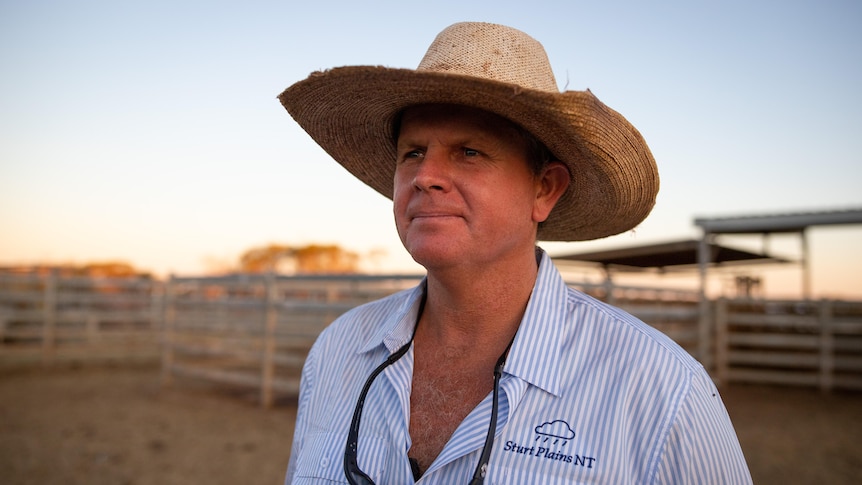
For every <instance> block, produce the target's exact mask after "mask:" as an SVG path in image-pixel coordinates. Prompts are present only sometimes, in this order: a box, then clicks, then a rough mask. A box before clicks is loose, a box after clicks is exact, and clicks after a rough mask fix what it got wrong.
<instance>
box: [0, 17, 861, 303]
mask: <svg viewBox="0 0 862 485" xmlns="http://www.w3.org/2000/svg"><path fill="white" fill-rule="evenodd" d="M462 20H481V21H489V22H496V23H503V24H507V25H511V26H513V27H516V28H519V29H521V30H523V31H525V32H527V33H529V34H530V35H532V36H533V37H535V38H537V39H538V40H539V41H540V42H542V43H543V44H544V46H545V48H546V50H547V52H548V56H549V57H550V60H551V64H552V66H553V67H554V69H555V73H556V76H557V80H558V83H559V85H560V88H561V89H564V88H567V89H575V90H582V89H586V88H589V89H591V90H592V91H593V93H594V94H596V95H597V96H598V97H599V98H600V99H601V100H602V101H604V102H605V103H606V104H608V105H609V106H611V107H612V108H614V109H616V110H617V111H620V112H621V113H622V114H623V115H624V116H626V117H627V118H628V119H629V120H630V121H631V122H632V123H634V125H635V126H637V127H638V129H639V130H640V131H641V132H642V134H643V135H644V137H645V138H646V140H647V142H648V143H649V145H650V147H651V148H652V151H653V154H654V155H655V158H656V160H657V162H658V164H659V169H660V172H661V176H662V189H661V192H660V194H659V199H658V204H657V206H656V208H655V210H654V212H653V214H652V215H651V216H650V217H649V218H648V219H647V221H646V222H645V223H643V224H642V225H641V226H640V227H639V228H638V229H637V230H636V231H634V232H633V233H627V234H623V235H621V236H617V237H615V238H610V239H607V240H603V241H597V242H589V243H572V244H565V245H562V244H549V245H545V246H546V247H547V248H548V249H549V250H551V251H552V252H554V251H556V252H561V251H572V252H574V251H581V250H592V249H595V248H597V247H600V248H603V247H616V246H621V245H629V244H638V243H646V242H654V241H664V240H670V239H677V238H684V237H694V236H696V235H697V232H696V230H695V227H694V225H693V223H692V220H693V219H694V218H695V217H702V216H726V215H729V216H732V215H745V214H760V213H772V212H787V211H806V210H820V209H841V208H848V207H860V206H862V135H860V132H862V122H860V118H862V92H860V86H862V29H860V27H859V25H862V3H860V2H856V1H807V2H801V1H730V2H708V3H707V2H691V1H675V2H636V1H629V2H621V1H606V2H595V1H592V2H580V1H570V2H560V1H532V2H523V1H519V2H515V1H501V0H493V1H477V2H464V1H458V2H453V1H438V2H433V4H429V3H427V2H422V3H411V2H394V1H381V2H347V1H343V2H333V1H317V2H304V1H303V2H299V1H280V2H276V1H272V2H268V1H255V0H250V1H245V2H222V1H183V0H177V1H163V0H154V1H149V2H118V1H107V0H102V1H92V0H91V1H76V2H71V1H44V0H32V1H27V2H13V1H8V0H0V70H2V71H0V264H11V263H20V262H25V263H32V262H40V261H45V262H86V261H94V260H124V261H129V262H131V263H133V264H135V265H136V266H138V267H141V268H143V269H148V270H152V271H155V272H156V273H159V274H165V273H168V272H177V273H182V274H189V273H201V272H203V271H205V270H206V269H208V268H212V267H216V266H218V265H219V264H220V263H224V262H235V260H236V258H237V257H238V255H239V254H240V253H241V252H242V251H243V250H245V249H248V248H250V247H253V246H259V245H263V244H267V243H270V242H279V243H286V244H306V243H312V242H319V243H337V244H341V245H342V246H344V247H345V248H347V249H351V250H355V251H357V252H360V253H363V254H364V253H368V252H370V251H372V250H374V249H382V250H384V251H385V252H386V253H387V255H388V256H387V257H385V258H382V259H380V260H378V261H377V263H376V266H375V268H372V269H377V270H388V269H404V268H414V267H413V266H411V264H410V260H409V257H408V256H407V255H406V254H405V253H404V251H403V249H402V248H401V246H400V244H399V242H398V239H397V236H396V234H395V230H394V225H393V223H392V216H391V208H390V205H389V202H388V201H387V200H386V199H384V198H383V197H381V196H379V195H377V194H376V193H375V192H374V191H373V190H371V189H368V188H367V187H365V186H364V185H362V184H361V183H359V182H357V181H355V180H354V179H353V178H352V177H351V176H350V175H349V174H347V173H346V172H345V171H344V170H343V169H341V168H340V167H339V166H338V165H337V164H335V163H334V162H332V161H331V160H330V159H328V158H327V157H326V155H325V154H324V153H323V152H322V150H320V149H319V148H318V147H317V146H316V145H315V144H314V143H313V142H312V141H311V140H310V138H308V136H307V135H306V134H305V133H304V132H303V131H302V130H301V129H300V128H299V127H298V126H297V125H296V124H295V123H294V122H293V120H292V119H291V118H290V117H289V115H287V113H286V112H285V111H284V110H283V108H282V107H281V106H280V105H279V103H278V102H277V100H276V95H277V94H278V93H279V92H281V91H282V90H283V89H284V88H286V87H287V86H288V85H290V84H291V83H293V82H295V81H297V80H300V79H302V78H304V77H305V76H307V75H308V73H310V72H311V71H313V70H317V69H323V68H328V67H334V66H340V65H351V64H374V65H387V66H392V67H415V66H416V64H417V63H418V62H419V60H420V59H421V57H422V55H423V54H424V52H425V49H426V48H427V47H428V45H429V44H430V42H431V41H432V39H433V38H434V36H435V35H436V34H437V33H438V32H439V31H440V30H442V29H443V28H444V27H445V26H447V25H449V24H451V23H453V22H457V21H462ZM823 234H825V235H824V236H822V237H821V236H815V238H814V241H813V243H814V246H815V247H814V249H815V250H816V251H820V253H816V254H815V255H814V263H815V264H818V262H820V263H824V262H825V261H827V259H828V258H831V257H837V256H836V254H840V255H843V256H842V259H841V261H842V262H840V263H834V264H836V265H837V266H836V267H838V268H841V269H843V270H845V272H846V270H847V269H848V267H849V268H851V269H852V268H856V269H853V272H854V273H855V274H856V275H858V274H860V273H862V262H860V260H862V256H860V249H858V248H860V247H862V230H859V229H843V230H839V231H825V232H824V233H823ZM834 234H838V236H834ZM830 238H831V239H830ZM821 240H822V241H821ZM832 240H834V241H833V242H829V241H832ZM818 247H820V249H818ZM824 248H825V249H824ZM791 252H792V250H791ZM848 261H850V262H849V263H848ZM824 264H825V263H824ZM848 264H849V265H851V266H848ZM852 265H855V266H852ZM854 284H855V286H856V287H862V283H860V280H859V278H858V277H856V278H855V280H848V283H844V285H845V286H846V285H854Z"/></svg>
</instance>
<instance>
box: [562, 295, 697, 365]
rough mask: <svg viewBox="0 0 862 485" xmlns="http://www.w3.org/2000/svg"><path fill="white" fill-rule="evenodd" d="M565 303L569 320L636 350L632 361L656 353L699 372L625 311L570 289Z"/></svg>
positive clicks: (654, 331)
mask: <svg viewBox="0 0 862 485" xmlns="http://www.w3.org/2000/svg"><path fill="white" fill-rule="evenodd" d="M568 303H569V305H570V309H571V311H572V315H573V318H574V319H576V320H577V321H579V322H581V323H582V324H583V325H586V326H587V327H589V328H588V331H591V332H596V333H600V334H602V335H612V336H613V337H614V339H613V340H614V341H617V342H619V341H625V342H626V343H627V344H629V345H632V346H635V347H636V348H638V349H639V350H640V351H639V352H634V353H632V354H633V356H634V357H638V356H640V357H641V358H649V356H653V357H655V354H656V353H659V354H663V355H664V356H665V357H666V358H667V359H669V360H670V361H673V362H676V363H677V364H679V365H681V366H683V367H686V368H688V370H690V371H693V372H700V371H701V370H702V366H701V364H700V363H699V362H698V361H697V360H696V359H695V358H694V357H693V356H692V355H691V354H690V353H688V351H686V350H685V349H684V348H682V346H680V345H679V343H678V342H676V341H674V340H673V339H672V338H670V337H669V336H668V335H667V334H665V333H664V332H662V331H660V330H659V329H657V328H655V327H653V326H651V325H649V324H647V323H645V322H644V321H643V320H641V319H640V318H639V317H637V316H636V315H633V314H631V313H629V312H628V311H626V310H625V309H623V308H620V307H618V306H615V305H611V304H609V303H606V302H603V301H601V300H598V299H597V298H594V297H592V296H590V295H587V294H585V293H583V292H581V291H579V290H576V289H573V288H570V289H569V293H568Z"/></svg>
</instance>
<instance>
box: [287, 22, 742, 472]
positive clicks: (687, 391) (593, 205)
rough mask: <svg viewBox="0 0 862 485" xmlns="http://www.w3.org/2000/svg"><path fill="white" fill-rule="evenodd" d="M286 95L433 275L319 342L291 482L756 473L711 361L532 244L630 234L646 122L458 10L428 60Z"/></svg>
mask: <svg viewBox="0 0 862 485" xmlns="http://www.w3.org/2000/svg"><path fill="white" fill-rule="evenodd" d="M280 99H281V102H282V103H283V104H284V106H285V108H286V109H287V110H288V111H289V112H290V114H291V115H292V116H293V117H294V118H295V119H296V120H297V122H299V123H300V125H302V126H303V128H304V129H305V130H306V131H307V132H308V133H309V134H310V135H311V136H312V137H313V138H314V139H315V140H316V141H317V142H318V143H319V144H320V145H321V146H322V147H323V148H324V149H326V150H327V152H328V153H329V154H330V155H332V156H333V158H335V160H336V161H338V162H339V163H341V164H342V165H343V166H344V167H345V168H347V169H348V170H349V171H350V172H352V173H353V174H354V175H356V176H357V177H358V178H359V179H360V180H362V181H363V182H365V183H366V184H368V185H370V186H371V187H373V188H374V189H376V190H377V191H379V192H380V193H382V194H384V195H386V196H387V197H390V198H392V199H393V207H394V214H395V223H396V227H397V230H398V234H399V236H400V238H401V240H402V242H403V244H404V246H405V248H406V249H407V251H408V252H409V253H410V254H411V256H412V257H413V258H414V259H415V260H416V261H417V262H419V263H420V264H422V265H423V266H424V267H425V268H426V270H427V277H426V278H425V279H424V281H423V282H422V283H421V284H420V285H419V286H418V287H416V288H414V289H413V290H409V291H404V292H401V293H398V294H395V295H393V296H390V297H388V298H385V299H383V300H379V301H376V302H372V303H370V304H367V305H363V306H361V307H359V308H356V309H353V310H351V311H349V312H347V313H346V314H345V315H343V316H342V317H340V318H339V319H338V320H336V321H335V322H334V323H333V324H332V325H331V326H329V327H328V328H327V329H326V330H325V331H324V332H323V333H322V334H321V336H320V337H319V339H318V341H317V342H316V343H315V345H314V347H313V348H312V350H311V352H310V354H309V356H308V359H307V361H306V364H305V367H304V369H303V375H302V386H301V391H300V397H299V411H298V414H297V423H296V430H295V434H294V442H293V449H292V453H291V458H290V464H289V465H288V470H287V477H286V480H285V482H286V483H295V484H311V483H328V482H330V481H336V482H343V481H344V480H345V479H346V480H347V481H349V482H350V483H378V484H402V483H412V482H414V481H421V483H429V484H464V483H468V482H469V483H482V481H483V480H487V483H542V484H553V483H612V484H624V483H750V482H751V478H750V475H749V473H748V468H747V466H746V464H745V460H744V458H743V456H742V452H741V450H740V447H739V443H738V440H737V438H736V434H735V432H734V430H733V427H732V425H731V423H730V420H729V418H728V415H727V412H726V410H725V408H724V405H723V404H722V402H721V398H720V397H719V396H718V393H717V391H716V389H715V387H714V386H713V383H712V381H711V380H710V378H709V376H708V375H707V374H706V372H705V371H704V370H703V368H702V367H701V366H700V365H699V364H698V363H697V362H696V361H695V360H694V359H692V358H691V357H690V356H689V355H688V354H686V353H685V351H683V350H682V349H681V348H680V347H679V346H677V345H676V344H675V343H673V342H672V341H671V340H670V339H668V338H667V337H666V336H664V335H663V334H661V333H660V332H658V331H656V330H654V329H652V328H651V327H649V326H647V325H645V324H644V323H642V322H640V321H639V320H637V319H635V318H634V317H632V316H630V315H628V314H626V313H624V312H622V311H620V310H618V309H615V308H613V307H610V306H608V305H605V304H603V303H601V302H598V301H596V300H594V299H592V298H590V297H588V296H586V295H583V294H581V293H579V292H577V291H575V290H573V289H570V288H568V287H567V286H566V285H565V283H564V282H563V280H562V278H561V277H560V275H559V273H558V272H557V271H556V269H555V268H554V266H553V264H552V263H551V261H550V258H549V257H548V256H547V254H545V253H544V252H543V251H542V250H540V249H538V248H537V247H536V241H537V240H568V241H574V240H587V239H595V238H601V237H606V236H609V235H612V234H617V233H619V232H623V231H626V230H629V229H631V228H632V227H634V226H635V225H637V224H638V223H639V222H640V221H642V220H643V219H644V218H645V217H646V215H647V214H648V213H649V211H650V210H651V209H652V206H653V204H654V201H655V196H656V193H657V191H658V173H657V170H656V167H655V162H654V160H653V158H652V155H651V154H650V152H649V149H648V148H647V146H646V144H645V142H644V141H643V139H642V137H641V136H640V134H639V133H638V132H637V130H636V129H635V128H634V127H632V126H631V125H630V124H629V123H628V122H627V121H626V120H625V119H624V118H623V117H622V116H620V115H619V114H618V113H616V112H614V111H613V110H611V109H610V108H608V107H606V106H605V105H603V104H602V103H601V102H599V101H598V100H597V99H596V98H595V97H594V96H593V95H592V94H591V93H589V92H588V91H587V92H573V91H569V92H564V93H560V92H559V91H558V90H557V87H556V81H555V80H554V77H553V73H552V71H551V68H550V65H549V63H548V60H547V56H546V55H545V52H544V49H543V48H542V46H541V45H540V44H539V43H538V42H536V41H535V40H534V39H532V38H530V37H529V36H527V35H526V34H524V33H522V32H519V31H517V30H515V29H511V28H508V27H504V26H500V25H493V24H484V23H459V24H455V25H453V26H450V27H449V28H447V29H446V30H444V31H443V32H442V33H440V34H439V35H438V37H437V39H436V40H435V41H434V43H433V44H432V45H431V47H430V48H429V50H428V52H427V53H426V55H425V57H424V59H423V60H422V62H421V63H420V66H419V68H418V69H416V70H408V69H389V68H383V67H367V66H366V67H362V66H359V67H344V68H338V69H333V70H330V71H326V72H322V73H314V74H312V75H311V76H310V77H309V78H308V79H306V80H304V81H301V82H299V83H296V84H294V85H293V86H291V87H290V88H288V89H287V90H286V91H285V92H284V93H282V94H281V96H280ZM471 480H472V481H471Z"/></svg>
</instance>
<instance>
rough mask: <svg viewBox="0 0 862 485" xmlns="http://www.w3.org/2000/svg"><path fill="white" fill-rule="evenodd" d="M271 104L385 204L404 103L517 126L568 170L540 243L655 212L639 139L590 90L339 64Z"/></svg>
mask: <svg viewBox="0 0 862 485" xmlns="http://www.w3.org/2000/svg"><path fill="white" fill-rule="evenodd" d="M278 98H279V100H280V101H281V103H282V105H283V106H284V107H285V108H286V109H287V111H288V112H289V113H290V115H291V116H292V117H293V118H294V119H295V120H296V122H297V123H299V125H300V126H302V128H303V129H304V130H305V131H306V132H307V133H308V134H309V135H310V136H311V137H312V138H313V139H314V140H315V141H316V142H317V143H318V144H319V145H320V146H321V147H322V148H323V149H324V150H325V151H326V152H327V153H328V154H329V155H330V156H332V158H334V159H335V160H336V161H337V162H338V163H340V164H341V165H342V166H344V167H345V168H346V169H347V170H348V171H350V173H352V174H353V175H355V176H356V177H357V178H359V179H360V180H362V181H363V182H365V183H366V184H367V185H369V186H371V187H372V188H373V189H374V190H376V191H377V192H379V193H381V194H383V195H384V196H386V197H388V198H390V199H391V198H392V194H393V179H394V173H395V159H396V153H395V140H394V123H395V119H396V117H397V116H398V114H399V113H400V112H401V111H403V110H404V109H405V108H407V107H409V106H415V105H419V104H432V103H445V104H458V105H465V106H471V107H475V108H479V109H483V110H486V111H489V112H492V113H495V114H498V115H500V116H502V117H504V118H507V119H509V120H511V121H512V122H514V123H517V124H518V125H520V126H521V127H522V128H524V129H525V130H527V131H528V132H530V133H532V134H533V135H534V136H535V137H536V138H537V139H538V140H540V141H541V142H543V143H544V144H545V145H546V146H547V147H548V148H549V149H550V150H551V152H552V153H553V154H554V156H555V157H556V158H557V159H559V160H560V161H561V162H563V163H565V164H566V165H567V166H568V167H569V172H570V174H571V177H572V180H571V183H570V184H569V188H568V189H567V190H566V193H565V194H564V195H563V196H562V198H561V199H560V200H559V201H558V202H557V205H556V206H555V207H554V210H553V211H552V212H551V214H550V216H549V217H548V219H547V220H546V221H545V222H544V223H542V224H541V225H540V226H539V230H538V234H537V238H538V239H539V240H543V241H584V240H591V239H599V238H603V237H607V236H611V235H614V234H619V233H621V232H625V231H627V230H630V229H632V228H634V227H635V226H637V225H638V224H639V223H640V222H641V221H643V219H645V218H646V216H647V215H648V214H649V212H650V211H651V210H652V208H653V206H654V205H655V198H656V195H657V193H658V188H659V178H658V170H657V168H656V164H655V160H654V159H653V157H652V154H651V153H650V151H649V148H648V147H647V144H646V142H645V141H644V140H643V137H642V136H641V135H640V133H639V132H638V131H637V129H635V128H634V126H632V125H631V124H630V123H629V122H628V121H627V120H626V119H625V118H623V117H622V116H621V115H620V114H619V113H617V112H616V111H614V110H612V109H610V108H608V107H607V106H605V105H604V104H603V103H602V102H601V101H599V100H598V98H596V97H595V96H594V95H593V94H592V93H591V92H589V91H566V92H563V93H550V92H544V91H538V90H527V89H524V88H521V87H519V86H516V85H512V84H507V83H502V82H497V81H491V80H487V79H481V78H476V77H471V76H463V75H458V74H447V73H440V72H426V71H416V70H411V69H394V68H386V67H378V66H348V67H340V68H335V69H330V70H327V71H322V72H316V73H313V74H311V75H310V76H309V77H308V78H306V79H305V80H303V81H300V82H297V83H296V84H294V85H292V86H291V87H289V88H288V89H286V90H285V91H284V92H283V93H281V94H280V95H279V97H278Z"/></svg>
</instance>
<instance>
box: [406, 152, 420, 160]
mask: <svg viewBox="0 0 862 485" xmlns="http://www.w3.org/2000/svg"><path fill="white" fill-rule="evenodd" d="M421 156H422V152H421V151H419V150H410V151H406V152H404V154H403V155H401V159H402V160H409V159H411V158H419V157H421Z"/></svg>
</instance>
